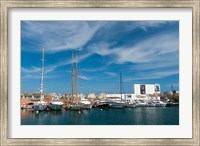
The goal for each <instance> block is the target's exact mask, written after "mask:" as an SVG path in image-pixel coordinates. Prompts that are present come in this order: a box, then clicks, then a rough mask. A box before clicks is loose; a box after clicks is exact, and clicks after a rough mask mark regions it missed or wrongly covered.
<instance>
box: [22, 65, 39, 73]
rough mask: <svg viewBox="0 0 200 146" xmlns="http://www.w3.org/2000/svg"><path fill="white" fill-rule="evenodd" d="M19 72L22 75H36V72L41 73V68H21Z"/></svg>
mask: <svg viewBox="0 0 200 146" xmlns="http://www.w3.org/2000/svg"><path fill="white" fill-rule="evenodd" d="M21 71H22V72H23V73H37V72H40V71H41V67H40V68H39V67H35V66H32V67H31V68H29V69H28V68H25V67H22V68H21Z"/></svg>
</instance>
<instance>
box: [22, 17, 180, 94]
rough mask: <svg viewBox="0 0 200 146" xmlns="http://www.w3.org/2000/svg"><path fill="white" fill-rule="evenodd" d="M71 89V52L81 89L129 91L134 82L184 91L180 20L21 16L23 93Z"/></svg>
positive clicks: (91, 91) (92, 91) (115, 91)
mask: <svg viewBox="0 0 200 146" xmlns="http://www.w3.org/2000/svg"><path fill="white" fill-rule="evenodd" d="M42 48H44V52H45V55H44V56H45V66H44V70H45V71H44V93H71V63H72V51H73V52H74V54H76V52H77V54H78V61H79V63H78V64H79V94H80V93H83V94H88V93H96V94H98V93H116V94H117V93H120V73H121V74H122V78H123V85H124V90H125V93H133V84H160V86H161V92H166V91H170V90H171V85H173V87H174V89H175V90H179V22H178V21H21V92H39V91H40V78H41V58H42Z"/></svg>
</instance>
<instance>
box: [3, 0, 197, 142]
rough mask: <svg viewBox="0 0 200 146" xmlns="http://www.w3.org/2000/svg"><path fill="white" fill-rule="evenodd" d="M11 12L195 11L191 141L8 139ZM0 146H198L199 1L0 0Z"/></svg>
mask: <svg viewBox="0 0 200 146" xmlns="http://www.w3.org/2000/svg"><path fill="white" fill-rule="evenodd" d="M11 8H192V25H193V28H192V75H193V77H192V138H186V139H184V138H181V139H180V138H174V139H173V138H171V139H167V138H154V139H146V138H139V139H132V138H127V139H124V138H122V139H121V138H120V139H109V138H106V139H104V138H95V139H94V138H93V139H88V138H86V139H79V138H77V139H63V138H60V139H47V138H45V139H43V138H40V139H36V138H26V139H13V138H8V108H9V107H8V92H9V87H8V80H9V79H8V68H9V66H8V45H9V44H8V12H9V9H11ZM0 17H1V22H0V24H1V37H0V38H1V48H0V68H1V70H0V84H1V85H0V88H1V89H0V100H1V102H0V110H1V111H0V113H1V119H0V123H1V125H0V132H1V133H0V139H1V140H0V145H2V146H9V145H40V146H41V145H70V146H71V145H87V146H89V145H114V146H117V145H199V144H200V143H199V139H200V136H199V129H200V126H199V120H200V119H199V114H200V113H199V110H200V109H199V103H200V100H199V97H200V94H199V93H200V92H199V91H200V30H199V27H200V1H199V0H171V1H168V0H156V1H155V0H112V1H104V0H85V1H83V0H66V1H64V0H55V1H52V0H40V1H38V0H36V1H33V0H1V16H0Z"/></svg>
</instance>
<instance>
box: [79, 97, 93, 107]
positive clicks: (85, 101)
mask: <svg viewBox="0 0 200 146" xmlns="http://www.w3.org/2000/svg"><path fill="white" fill-rule="evenodd" d="M79 105H80V108H82V109H91V108H92V104H91V102H90V101H89V100H88V99H85V98H82V99H81V100H80V101H79Z"/></svg>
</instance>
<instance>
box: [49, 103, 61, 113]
mask: <svg viewBox="0 0 200 146" xmlns="http://www.w3.org/2000/svg"><path fill="white" fill-rule="evenodd" d="M49 108H50V110H54V111H61V110H62V105H54V104H51V105H50V106H49Z"/></svg>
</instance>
